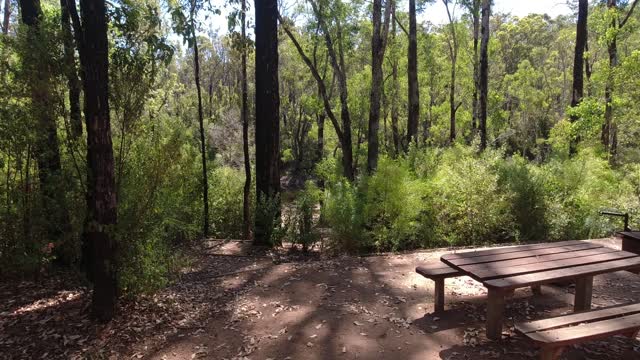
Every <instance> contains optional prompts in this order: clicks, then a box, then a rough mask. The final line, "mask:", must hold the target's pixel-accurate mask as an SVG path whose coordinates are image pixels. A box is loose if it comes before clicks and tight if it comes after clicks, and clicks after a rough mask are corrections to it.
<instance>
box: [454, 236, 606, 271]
mask: <svg viewBox="0 0 640 360" xmlns="http://www.w3.org/2000/svg"><path fill="white" fill-rule="evenodd" d="M601 247H603V246H602V245H599V244H593V243H586V242H582V243H579V244H573V245H566V246H556V247H551V248H541V249H532V250H520V251H514V252H509V253H505V254H491V255H482V256H472V257H463V258H456V259H449V258H447V257H445V256H442V260H443V261H444V262H446V263H448V264H451V265H455V266H462V265H473V264H481V263H489V262H497V261H503V260H513V259H520V258H528V257H536V256H541V255H550V254H557V253H566V252H575V251H580V250H586V249H595V248H601Z"/></svg>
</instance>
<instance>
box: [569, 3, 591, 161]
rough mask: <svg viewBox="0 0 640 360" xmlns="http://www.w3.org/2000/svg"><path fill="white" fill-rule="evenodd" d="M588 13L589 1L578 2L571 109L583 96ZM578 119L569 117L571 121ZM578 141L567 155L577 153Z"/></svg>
mask: <svg viewBox="0 0 640 360" xmlns="http://www.w3.org/2000/svg"><path fill="white" fill-rule="evenodd" d="M588 11H589V1H588V0H580V1H579V3H578V23H577V26H576V47H575V53H574V57H573V91H572V93H571V107H576V106H578V105H579V104H580V101H582V97H583V95H584V75H583V74H584V51H585V48H586V43H587V17H588ZM577 120H578V118H577V116H575V115H572V116H571V121H572V122H575V121H577ZM578 141H579V139H577V138H576V139H572V140H571V143H570V146H569V154H570V155H573V154H575V153H576V151H577V145H578V144H577V143H578Z"/></svg>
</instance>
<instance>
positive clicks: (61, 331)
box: [0, 239, 640, 359]
mask: <svg viewBox="0 0 640 360" xmlns="http://www.w3.org/2000/svg"><path fill="white" fill-rule="evenodd" d="M598 241H604V242H606V243H607V245H608V246H614V247H615V246H618V247H619V243H618V241H617V240H614V239H607V240H598ZM208 249H209V250H207V251H208V252H209V253H208V254H205V255H201V256H199V258H198V260H197V261H196V263H195V264H194V266H193V268H191V269H188V270H187V271H185V273H184V274H183V276H182V277H181V279H179V280H178V281H176V283H175V284H174V285H172V286H171V287H169V288H167V289H165V290H163V291H161V292H160V293H158V294H155V295H153V296H148V297H142V298H140V299H138V300H137V301H135V302H134V301H123V303H122V307H121V311H120V315H119V316H118V318H117V319H116V320H115V321H113V322H112V323H111V324H109V325H97V324H95V323H93V322H92V321H90V320H89V319H88V318H87V317H86V316H85V314H86V313H87V310H86V307H87V306H88V303H89V297H88V295H89V294H88V291H87V290H86V288H84V287H82V286H80V285H79V284H81V281H80V279H76V278H73V277H71V276H70V275H69V274H60V273H59V274H55V275H52V276H51V277H49V278H47V279H45V280H43V281H42V282H40V283H33V282H21V283H5V284H1V285H0V358H3V359H5V358H6V359H37V358H42V359H51V358H86V357H89V358H113V359H129V358H133V359H136V358H144V359H194V358H203V359H247V358H248V359H532V358H537V355H538V354H537V349H536V348H535V347H534V346H532V345H531V344H530V343H529V342H527V341H526V340H525V339H524V338H523V337H522V336H519V335H517V334H515V332H514V331H513V329H512V328H511V326H512V325H513V322H514V321H522V320H525V319H538V318H545V317H549V316H552V315H557V314H562V313H567V312H570V311H571V310H572V301H573V297H572V295H571V293H572V292H573V287H572V286H564V287H559V286H553V287H550V286H544V287H543V295H542V296H533V295H532V294H531V292H530V290H528V289H523V290H518V291H516V293H515V296H514V298H513V299H511V300H510V301H508V303H507V304H508V305H507V310H506V311H507V321H506V325H507V326H505V328H504V333H503V339H502V340H501V341H499V342H492V341H488V340H486V339H485V337H484V314H485V296H486V291H485V289H484V288H483V287H482V286H481V285H480V284H479V283H476V282H475V281H473V280H471V279H470V278H466V277H462V278H456V279H448V280H447V282H446V290H447V291H446V300H447V305H446V307H447V311H446V312H445V313H444V314H442V315H438V316H433V315H431V314H430V312H431V311H432V308H433V283H432V282H431V281H428V280H426V279H424V278H422V277H421V276H420V275H417V274H416V273H415V272H414V268H415V266H416V265H419V264H420V263H422V262H425V261H430V260H436V259H438V258H439V256H440V255H441V254H442V253H445V252H447V251H446V250H438V251H433V252H415V253H407V254H397V255H380V256H370V257H362V258H361V257H339V258H331V259H321V260H310V261H302V260H300V259H292V258H288V257H286V256H284V257H281V256H269V255H267V254H265V253H261V252H254V253H251V252H249V253H247V252H246V247H245V246H243V244H233V243H232V244H225V245H224V246H209V247H208ZM216 254H217V255H216ZM220 254H224V255H220ZM638 280H639V278H638V275H634V274H631V273H627V272H620V273H615V274H610V275H603V276H598V277H596V279H595V282H594V291H593V293H594V299H593V303H594V307H595V306H609V305H614V304H622V303H630V302H640V283H639V282H638ZM612 358H617V359H640V343H639V342H638V341H637V340H629V339H625V338H622V337H614V338H610V339H608V340H607V341H600V342H590V343H586V344H585V345H581V346H576V347H573V348H570V349H568V351H567V352H566V353H565V354H564V355H563V359H612Z"/></svg>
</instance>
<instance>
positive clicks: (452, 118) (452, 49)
mask: <svg viewBox="0 0 640 360" xmlns="http://www.w3.org/2000/svg"><path fill="white" fill-rule="evenodd" d="M442 2H443V3H444V5H445V7H446V9H447V17H448V18H449V27H450V30H451V40H450V41H449V42H448V45H449V57H450V59H451V80H450V82H451V83H450V84H449V122H450V128H449V142H451V143H452V144H453V142H454V141H455V140H456V112H457V111H458V106H459V105H458V106H457V105H456V65H457V62H458V39H457V37H456V26H455V22H454V21H453V17H452V16H451V11H450V10H449V0H442Z"/></svg>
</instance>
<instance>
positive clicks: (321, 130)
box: [316, 111, 327, 161]
mask: <svg viewBox="0 0 640 360" xmlns="http://www.w3.org/2000/svg"><path fill="white" fill-rule="evenodd" d="M317 116H318V118H317V125H318V143H317V145H316V161H321V160H322V157H323V155H324V120H325V118H326V117H327V116H326V115H325V113H324V111H321V112H320V113H319V114H318V115H317Z"/></svg>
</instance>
